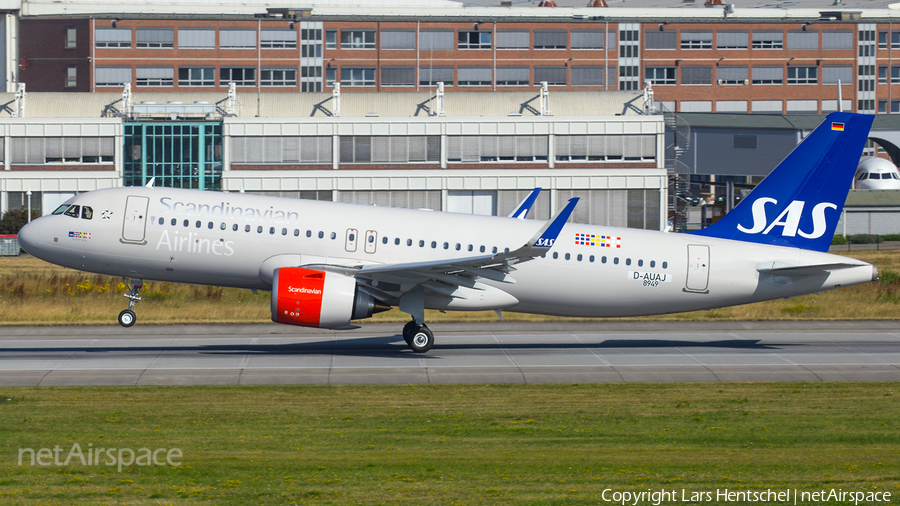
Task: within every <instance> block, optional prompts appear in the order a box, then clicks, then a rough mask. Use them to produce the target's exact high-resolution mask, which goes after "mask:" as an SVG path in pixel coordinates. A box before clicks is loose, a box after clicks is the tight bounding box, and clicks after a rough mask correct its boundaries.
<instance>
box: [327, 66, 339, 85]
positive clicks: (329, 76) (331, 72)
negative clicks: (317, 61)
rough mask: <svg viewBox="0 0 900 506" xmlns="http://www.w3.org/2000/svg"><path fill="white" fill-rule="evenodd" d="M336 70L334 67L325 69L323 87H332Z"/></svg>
mask: <svg viewBox="0 0 900 506" xmlns="http://www.w3.org/2000/svg"><path fill="white" fill-rule="evenodd" d="M336 74H337V72H336V69H335V68H334V67H325V86H334V81H335V80H336V79H337V77H336Z"/></svg>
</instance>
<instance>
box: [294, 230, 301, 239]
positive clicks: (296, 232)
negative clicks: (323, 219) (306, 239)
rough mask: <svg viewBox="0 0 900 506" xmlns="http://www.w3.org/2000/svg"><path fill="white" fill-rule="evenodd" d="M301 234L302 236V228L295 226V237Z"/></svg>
mask: <svg viewBox="0 0 900 506" xmlns="http://www.w3.org/2000/svg"><path fill="white" fill-rule="evenodd" d="M299 236H300V229H299V228H295V229H294V237H299Z"/></svg>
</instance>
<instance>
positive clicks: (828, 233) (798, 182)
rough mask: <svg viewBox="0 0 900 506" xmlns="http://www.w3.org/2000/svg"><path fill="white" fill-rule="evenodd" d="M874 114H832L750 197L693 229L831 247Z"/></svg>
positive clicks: (809, 246)
mask: <svg viewBox="0 0 900 506" xmlns="http://www.w3.org/2000/svg"><path fill="white" fill-rule="evenodd" d="M873 119H874V116H871V115H863V114H852V113H845V112H834V113H831V114H829V115H828V117H827V118H825V121H824V122H822V124H820V125H819V126H818V127H817V128H816V129H815V130H814V131H813V132H812V133H811V134H809V136H807V137H806V139H804V140H803V142H801V143H800V145H799V146H797V147H796V148H794V150H793V151H791V153H790V154H789V155H788V156H787V158H785V159H784V160H782V162H781V163H780V164H778V167H776V168H775V170H773V171H772V172H771V173H770V174H769V175H768V176H767V177H766V178H765V179H763V181H762V182H761V183H760V184H759V185H757V187H756V188H754V189H753V191H752V192H750V195H748V196H747V198H745V199H744V200H742V201H741V202H740V203H739V204H738V205H737V206H736V207H735V208H734V209H732V210H731V212H729V213H728V214H726V215H725V216H724V217H723V218H722V219H721V220H719V221H718V222H716V223H715V224H713V225H712V226H709V227H707V228H705V229H703V230H699V231H697V232H694V233H695V234H696V235H702V236H707V237H719V238H722V239H734V240H736V241H747V242H757V243H762V244H773V245H778V246H791V247H795V248H803V249H810V250H816V251H828V248H829V246H830V245H831V239H832V237H834V230H835V228H836V227H837V222H838V219H839V218H840V216H841V210H842V209H843V207H844V201H846V200H847V192H848V191H849V190H850V184H851V183H852V181H853V174H854V172H856V166H857V165H858V164H859V158H860V155H861V154H862V149H863V147H864V145H865V142H866V139H867V138H868V136H869V129H870V128H871V127H872V121H873Z"/></svg>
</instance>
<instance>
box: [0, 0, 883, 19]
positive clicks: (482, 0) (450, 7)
mask: <svg viewBox="0 0 900 506" xmlns="http://www.w3.org/2000/svg"><path fill="white" fill-rule="evenodd" d="M501 1H502V0H463V1H452V0H321V1H316V0H313V1H311V2H305V3H304V5H307V6H309V7H292V6H291V5H290V4H288V5H285V4H284V3H279V2H272V1H269V0H185V1H182V2H173V1H172V0H137V1H135V0H125V1H123V2H116V3H112V2H108V1H103V0H67V1H65V2H60V1H59V0H0V7H3V8H4V9H9V10H16V9H19V6H20V5H21V14H22V15H23V16H68V15H74V16H96V17H112V16H119V17H125V18H128V17H159V16H160V15H164V16H165V15H169V16H185V17H193V18H197V17H203V16H222V15H226V16H227V15H232V16H250V17H252V16H255V15H257V14H265V13H266V12H267V10H268V9H274V10H282V11H283V10H285V9H288V10H298V11H303V14H304V17H303V19H307V18H309V19H313V20H321V19H335V18H338V19H347V20H358V21H365V20H376V19H378V20H380V19H385V18H394V19H397V18H399V19H411V20H425V19H431V20H448V21H453V20H479V21H507V22H514V21H541V20H547V21H570V22H572V21H582V22H584V23H585V24H586V25H589V24H591V23H596V22H603V21H609V20H611V21H627V20H635V21H648V22H652V21H657V20H659V21H666V20H668V21H685V22H687V21H700V22H703V21H707V22H713V21H730V22H734V21H741V20H747V21H763V20H767V21H789V20H803V21H809V20H818V19H819V18H820V17H821V13H822V12H836V11H843V12H845V13H850V12H852V13H855V14H858V15H859V16H860V17H861V19H864V20H866V19H868V20H875V19H885V20H888V19H893V18H900V6H898V4H893V3H891V0H841V4H839V5H835V4H834V0H793V1H777V0H773V1H766V0H751V1H750V2H746V3H741V4H740V5H734V4H730V3H728V4H726V5H716V6H710V7H705V5H704V3H703V0H694V1H690V0H609V5H610V7H607V8H601V7H587V4H588V1H587V0H560V1H558V2H557V4H558V5H559V6H558V7H537V5H538V2H537V1H536V0H534V1H526V2H523V1H521V0H514V1H513V5H512V6H509V7H502V6H500V2H501Z"/></svg>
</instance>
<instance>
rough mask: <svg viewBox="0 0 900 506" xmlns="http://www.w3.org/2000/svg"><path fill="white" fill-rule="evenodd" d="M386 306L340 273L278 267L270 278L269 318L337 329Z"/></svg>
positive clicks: (354, 281) (295, 323)
mask: <svg viewBox="0 0 900 506" xmlns="http://www.w3.org/2000/svg"><path fill="white" fill-rule="evenodd" d="M388 309H390V307H388V306H386V305H385V304H383V303H382V302H380V301H378V300H376V299H375V298H374V297H372V296H371V295H369V294H367V293H365V292H362V291H360V289H359V287H358V286H357V283H356V280H355V279H354V278H352V277H349V276H344V275H342V274H336V273H333V272H327V271H318V270H312V269H303V268H299V267H282V268H280V269H276V270H275V275H274V277H273V279H272V321H274V322H277V323H285V324H287V325H299V326H301V327H318V328H325V329H339V328H344V327H348V326H350V320H359V319H362V318H368V317H370V316H372V315H373V314H374V313H379V312H381V311H386V310H388Z"/></svg>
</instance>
